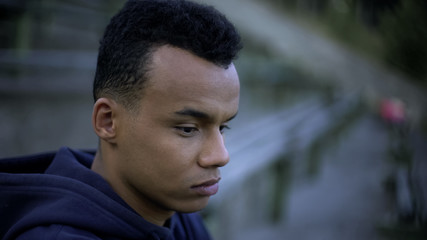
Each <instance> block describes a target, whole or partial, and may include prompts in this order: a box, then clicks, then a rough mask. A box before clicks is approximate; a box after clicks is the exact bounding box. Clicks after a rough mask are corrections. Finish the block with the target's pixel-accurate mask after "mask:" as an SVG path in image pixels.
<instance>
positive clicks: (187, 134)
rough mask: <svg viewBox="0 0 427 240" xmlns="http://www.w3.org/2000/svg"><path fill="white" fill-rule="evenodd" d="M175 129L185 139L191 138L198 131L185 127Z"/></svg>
mask: <svg viewBox="0 0 427 240" xmlns="http://www.w3.org/2000/svg"><path fill="white" fill-rule="evenodd" d="M175 129H176V130H178V131H179V133H180V134H181V135H183V136H185V137H191V136H193V135H194V134H195V133H196V132H197V131H198V129H197V128H195V127H185V126H183V127H182V126H177V127H175Z"/></svg>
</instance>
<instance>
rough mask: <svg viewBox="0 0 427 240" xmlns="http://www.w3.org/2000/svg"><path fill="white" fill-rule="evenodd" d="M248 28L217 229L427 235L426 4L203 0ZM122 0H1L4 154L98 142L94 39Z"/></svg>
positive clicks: (0, 137)
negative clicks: (93, 92) (94, 115)
mask: <svg viewBox="0 0 427 240" xmlns="http://www.w3.org/2000/svg"><path fill="white" fill-rule="evenodd" d="M198 1H199V2H203V3H207V4H210V5H214V6H215V7H217V8H218V9H219V10H220V11H222V12H223V13H224V14H225V15H226V16H227V17H228V18H229V19H230V20H231V21H232V22H233V23H234V24H235V25H236V27H237V28H238V29H239V31H240V33H241V35H242V37H243V42H244V46H245V47H244V49H243V51H242V52H241V54H240V56H239V59H238V60H237V61H236V63H235V64H236V67H237V69H238V72H239V75H240V79H241V84H242V92H241V107H240V111H239V115H238V117H237V118H236V119H235V120H233V122H232V123H231V127H232V130H230V131H228V132H227V133H226V144H227V145H228V148H229V152H230V155H231V162H230V163H229V164H228V165H227V166H226V167H224V169H223V171H222V173H223V174H222V180H221V190H220V192H219V193H218V194H217V195H216V196H214V197H213V198H212V199H211V201H210V204H209V205H208V207H207V208H206V209H205V210H204V211H203V212H202V215H203V217H204V218H205V219H206V222H207V225H208V227H209V228H210V230H211V232H212V234H213V235H214V237H215V239H224V240H227V239H233V240H234V239H237V240H239V239H246V240H251V239H253V240H255V239H426V238H427V221H426V220H427V159H426V158H427V157H426V156H427V141H426V134H427V119H426V113H427V111H426V110H427V94H426V92H427V46H426V42H427V28H426V26H427V14H426V13H427V3H426V2H425V1H423V0H264V1H262V0H216V1H213V0H198ZM123 3H124V1H123V0H121V1H119V0H116V1H113V0H103V1H101V0H92V1H83V0H0V127H1V129H2V131H1V134H0V157H10V156H15V155H23V154H29V153H35V152H41V151H55V150H57V149H58V148H59V147H61V146H69V147H72V148H83V149H87V148H96V146H97V138H96V136H95V134H94V133H93V131H92V127H91V122H90V118H91V111H92V104H93V102H92V96H91V87H92V86H91V85H92V79H93V76H94V71H95V66H96V57H97V48H98V42H99V40H100V38H101V35H102V33H103V31H104V28H105V26H106V25H107V23H108V21H109V18H110V17H111V16H112V15H113V14H114V13H115V12H116V11H117V10H118V9H119V8H120V7H121V6H122V4H123Z"/></svg>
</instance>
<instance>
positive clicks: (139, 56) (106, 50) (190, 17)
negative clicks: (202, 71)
mask: <svg viewBox="0 0 427 240" xmlns="http://www.w3.org/2000/svg"><path fill="white" fill-rule="evenodd" d="M164 45H171V46H174V47H178V48H181V49H184V50H187V51H189V52H191V53H193V54H194V55H196V56H198V57H201V58H203V59H206V60H208V61H210V62H212V63H214V64H216V65H218V66H221V67H224V68H227V67H228V66H229V65H230V64H231V62H232V61H233V60H234V59H235V58H236V56H237V53H238V51H239V50H240V49H241V48H242V44H241V39H240V36H239V34H238V32H237V30H236V29H235V27H234V26H233V25H232V24H231V23H230V22H229V21H228V20H227V18H226V17H225V16H224V15H223V14H221V13H220V12H219V11H217V10H216V9H215V8H213V7H211V6H207V5H203V4H198V3H194V2H190V1H186V0H129V1H128V2H127V3H126V4H125V5H124V7H123V8H122V10H121V11H120V12H119V13H117V14H116V15H115V16H114V17H113V18H112V19H111V21H110V23H109V24H108V26H107V28H106V30H105V33H104V36H103V38H102V40H101V42H100V47H99V54H98V62H97V68H96V74H95V79H94V83H93V97H94V100H95V101H96V100H97V99H98V98H100V97H103V96H108V97H112V98H113V99H115V100H116V101H118V102H119V103H121V104H123V105H124V106H125V107H127V108H131V107H133V106H135V105H136V102H137V100H139V99H140V97H139V94H140V90H142V89H143V87H144V83H145V82H146V80H147V79H146V78H147V71H148V70H149V66H148V65H149V63H150V60H151V53H152V52H153V51H154V50H155V49H156V48H158V47H160V46H164Z"/></svg>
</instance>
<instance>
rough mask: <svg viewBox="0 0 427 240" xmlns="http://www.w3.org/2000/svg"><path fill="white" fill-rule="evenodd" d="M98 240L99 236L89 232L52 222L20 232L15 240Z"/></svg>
mask: <svg viewBox="0 0 427 240" xmlns="http://www.w3.org/2000/svg"><path fill="white" fill-rule="evenodd" d="M72 239H81V240H95V239H96V240H98V239H99V240H100V239H101V238H100V237H98V236H96V235H95V234H93V233H91V232H87V231H84V230H81V229H76V228H73V227H69V226H64V225H58V224H53V225H50V226H39V227H35V228H32V229H30V230H28V231H26V232H24V233H22V234H20V235H19V236H18V237H17V238H16V240H72Z"/></svg>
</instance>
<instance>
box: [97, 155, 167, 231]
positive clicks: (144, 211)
mask: <svg viewBox="0 0 427 240" xmlns="http://www.w3.org/2000/svg"><path fill="white" fill-rule="evenodd" d="M100 149H101V148H99V149H98V151H97V152H96V154H95V158H94V160H93V163H92V166H91V169H92V171H94V172H96V173H98V174H99V175H101V176H102V177H103V178H104V180H106V181H107V182H108V183H109V185H110V186H111V188H113V190H114V191H115V192H116V193H117V194H118V195H119V196H120V197H121V198H122V199H123V200H124V201H125V202H126V203H127V204H128V205H129V206H130V207H131V208H132V209H133V210H135V211H136V212H137V213H138V214H139V215H140V216H141V217H143V218H144V219H145V220H146V221H148V222H151V223H153V224H155V225H158V226H163V225H164V224H165V222H166V221H167V220H168V219H169V218H170V217H171V216H172V215H173V214H174V211H172V210H170V211H167V210H164V208H162V207H161V206H159V205H158V204H157V203H156V202H154V201H153V200H150V199H148V198H147V197H145V196H144V195H143V194H142V193H140V192H139V191H138V190H137V189H135V188H134V187H133V186H132V185H130V184H129V183H126V182H127V181H125V180H124V179H122V178H120V177H119V176H120V175H119V174H117V172H118V169H119V168H118V167H117V166H115V164H113V162H112V161H110V160H111V159H115V158H111V159H105V158H103V157H102V156H114V155H113V154H112V153H107V154H103V153H102V151H101V150H100Z"/></svg>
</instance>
